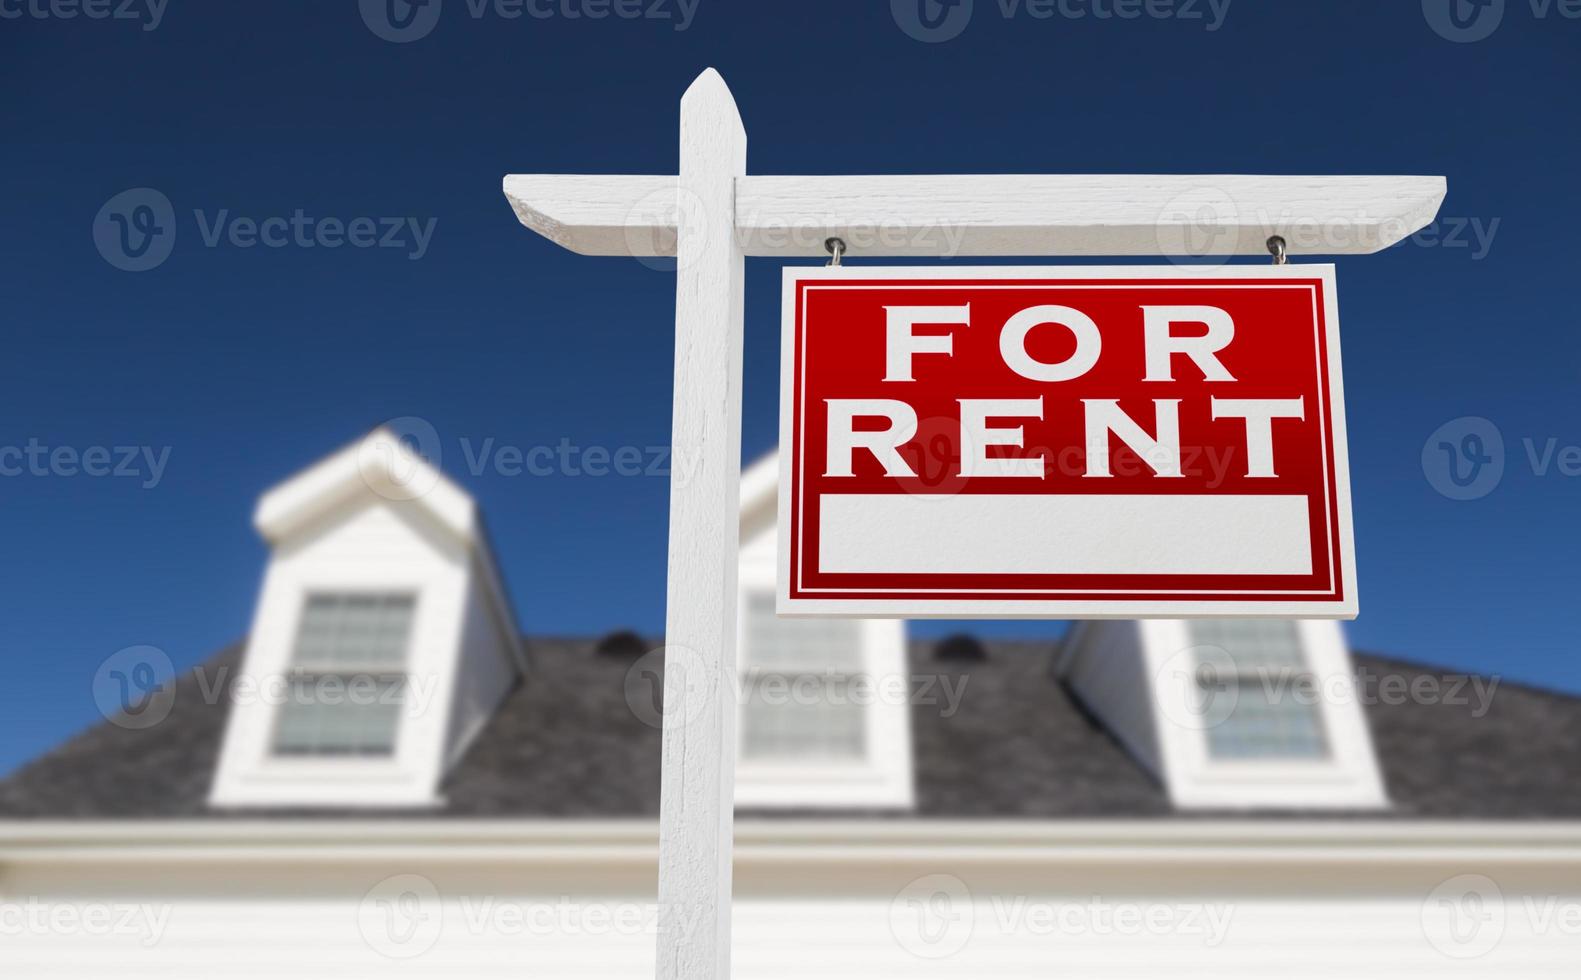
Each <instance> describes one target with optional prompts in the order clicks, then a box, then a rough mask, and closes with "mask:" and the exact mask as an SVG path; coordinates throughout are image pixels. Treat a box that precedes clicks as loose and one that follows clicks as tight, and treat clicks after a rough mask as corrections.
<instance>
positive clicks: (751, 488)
mask: <svg viewBox="0 0 1581 980" xmlns="http://www.w3.org/2000/svg"><path fill="white" fill-rule="evenodd" d="M778 490H779V460H778V457H777V456H776V455H770V456H768V457H767V458H765V459H762V460H760V461H759V462H758V463H756V464H755V465H754V466H752V467H751V468H749V469H748V470H747V471H746V472H744V473H742V475H741V563H740V567H739V574H738V576H737V588H738V589H739V594H738V603H739V604H738V607H737V608H738V610H739V614H738V616H737V622H738V630H739V633H738V646H737V652H738V660H739V666H740V680H741V698H740V705H741V708H740V711H741V715H740V718H739V719H738V724H737V726H736V730H737V733H738V738H739V745H738V749H737V756H736V759H737V762H736V805H737V806H740V807H749V808H761V809H768V808H790V809H856V808H863V809H874V808H902V809H903V808H908V807H910V806H911V805H912V799H913V792H912V757H911V713H910V708H909V706H908V705H909V702H908V699H907V697H906V692H907V691H909V689H910V688H909V685H908V683H907V677H908V666H907V662H906V624H905V623H904V622H903V621H901V620H897V619H870V620H863V619H832V618H817V619H799V618H789V617H782V616H779V615H777V614H776V613H775V611H774V588H775V570H776V568H777V563H776V562H775V554H776V549H777V548H778V547H779V535H778V533H777V530H776V522H775V503H776V495H777V493H778Z"/></svg>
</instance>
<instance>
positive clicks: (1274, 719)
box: [1208, 679, 1328, 759]
mask: <svg viewBox="0 0 1581 980" xmlns="http://www.w3.org/2000/svg"><path fill="white" fill-rule="evenodd" d="M1312 695H1313V692H1312V689H1311V685H1310V684H1309V683H1308V684H1299V685H1290V686H1288V687H1285V688H1283V689H1277V688H1274V687H1271V686H1270V685H1268V684H1265V683H1264V682H1263V681H1261V680H1255V679H1254V680H1240V681H1238V682H1236V691H1235V700H1234V702H1233V704H1232V705H1230V707H1229V711H1228V715H1227V716H1226V717H1225V719H1224V721H1223V722H1221V723H1220V724H1217V725H1214V726H1212V727H1210V728H1209V729H1208V749H1209V751H1210V752H1211V753H1212V754H1213V756H1214V758H1219V759H1320V758H1323V757H1324V756H1326V755H1328V740H1327V739H1326V738H1324V735H1323V726H1322V723H1321V721H1320V720H1319V715H1318V710H1317V704H1316V703H1315V702H1314V701H1313V700H1312ZM1215 696H1219V695H1218V694H1217V693H1216V694H1215Z"/></svg>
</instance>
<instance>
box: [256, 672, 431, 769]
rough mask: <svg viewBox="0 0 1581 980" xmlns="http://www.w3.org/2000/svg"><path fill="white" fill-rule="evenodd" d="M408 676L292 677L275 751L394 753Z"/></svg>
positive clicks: (317, 675) (335, 675)
mask: <svg viewBox="0 0 1581 980" xmlns="http://www.w3.org/2000/svg"><path fill="white" fill-rule="evenodd" d="M405 695H406V679H405V678H404V677H399V676H389V677H377V678H375V677H369V676H368V675H367V674H346V675H338V674H315V675H304V676H300V677H296V678H294V679H293V680H292V683H291V688H290V694H289V697H288V699H287V701H286V703H285V704H283V705H281V706H280V716H279V719H278V720H277V721H276V724H275V738H274V752H275V754H276V755H391V754H392V753H394V751H395V737H396V732H397V728H398V726H399V723H400V710H401V707H402V705H403V704H404V703H405Z"/></svg>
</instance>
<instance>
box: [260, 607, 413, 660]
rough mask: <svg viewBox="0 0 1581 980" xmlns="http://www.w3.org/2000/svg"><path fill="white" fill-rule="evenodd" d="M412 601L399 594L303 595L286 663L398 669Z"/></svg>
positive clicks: (404, 647)
mask: <svg viewBox="0 0 1581 980" xmlns="http://www.w3.org/2000/svg"><path fill="white" fill-rule="evenodd" d="M415 604H416V599H415V598H414V597H413V596H410V595H401V594H361V595H357V594H325V593H315V594H313V595H310V596H308V598H307V603H306V604H305V605H304V606H303V608H302V623H301V625H300V626H299V627H298V628H297V640H296V649H295V651H294V652H293V655H292V660H291V663H292V665H293V666H296V667H304V668H325V669H329V668H335V667H343V666H348V665H349V666H354V667H399V666H401V665H402V664H404V663H405V662H406V644H407V638H408V636H409V634H410V633H411V625H412V610H413V607H414V606H415Z"/></svg>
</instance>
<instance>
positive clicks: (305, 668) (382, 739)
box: [272, 592, 417, 757]
mask: <svg viewBox="0 0 1581 980" xmlns="http://www.w3.org/2000/svg"><path fill="white" fill-rule="evenodd" d="M416 602H417V598H416V596H414V595H411V594H409V593H399V592H388V593H346V592H341V593H334V592H329V593H325V592H316V593H310V594H309V595H308V596H307V599H306V601H305V602H304V604H303V608H302V619H301V622H300V624H299V625H298V627H297V633H296V644H295V647H294V649H293V650H292V654H291V673H290V679H289V680H290V683H289V691H288V693H287V695H286V700H285V702H284V703H283V704H282V705H281V706H280V713H279V716H278V718H277V719H276V721H275V731H274V742H273V746H272V748H273V752H274V754H275V755H276V756H298V757H310V756H358V755H361V756H391V755H394V754H395V740H396V736H397V734H398V732H399V726H400V721H401V714H402V708H403V706H404V704H405V700H406V699H405V694H406V663H407V646H408V644H409V643H410V641H411V632H412V611H413V608H414V606H415V605H416Z"/></svg>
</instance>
